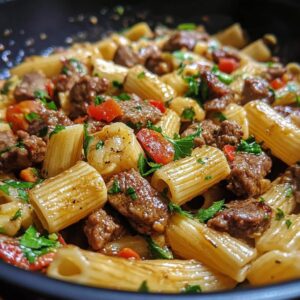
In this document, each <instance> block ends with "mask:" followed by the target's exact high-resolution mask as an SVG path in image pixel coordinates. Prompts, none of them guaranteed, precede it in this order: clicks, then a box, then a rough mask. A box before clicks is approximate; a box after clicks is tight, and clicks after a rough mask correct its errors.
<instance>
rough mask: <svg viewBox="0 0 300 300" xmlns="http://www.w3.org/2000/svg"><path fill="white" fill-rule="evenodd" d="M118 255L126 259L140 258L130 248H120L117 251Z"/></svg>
mask: <svg viewBox="0 0 300 300" xmlns="http://www.w3.org/2000/svg"><path fill="white" fill-rule="evenodd" d="M118 256H119V257H122V258H126V259H130V258H133V259H141V257H140V255H139V254H138V253H137V252H135V251H134V250H133V249H131V248H123V249H121V250H120V251H119V253H118Z"/></svg>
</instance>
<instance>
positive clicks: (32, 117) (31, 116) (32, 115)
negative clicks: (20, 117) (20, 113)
mask: <svg viewBox="0 0 300 300" xmlns="http://www.w3.org/2000/svg"><path fill="white" fill-rule="evenodd" d="M24 117H25V119H26V120H27V121H28V122H29V123H31V122H32V121H34V120H40V119H41V117H40V115H39V114H37V113H36V112H30V113H28V114H25V115H24Z"/></svg>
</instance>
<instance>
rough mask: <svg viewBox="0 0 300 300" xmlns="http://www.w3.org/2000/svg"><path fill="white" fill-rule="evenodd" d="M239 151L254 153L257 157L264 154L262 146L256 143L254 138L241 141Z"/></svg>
mask: <svg viewBox="0 0 300 300" xmlns="http://www.w3.org/2000/svg"><path fill="white" fill-rule="evenodd" d="M237 151H238V152H247V153H252V154H255V155H260V154H261V153H262V149H261V146H260V144H258V143H256V141H255V139H254V137H253V136H251V137H249V138H248V139H246V140H241V142H240V144H239V145H238V146H237Z"/></svg>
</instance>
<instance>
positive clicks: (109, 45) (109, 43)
mask: <svg viewBox="0 0 300 300" xmlns="http://www.w3.org/2000/svg"><path fill="white" fill-rule="evenodd" d="M97 47H98V49H99V51H100V53H101V55H102V57H103V58H104V59H105V60H113V59H114V56H115V53H116V51H117V49H118V45H117V44H116V43H115V42H114V41H113V40H111V39H105V40H102V41H101V42H99V43H97Z"/></svg>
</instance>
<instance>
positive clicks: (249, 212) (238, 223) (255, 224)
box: [207, 198, 272, 239]
mask: <svg viewBox="0 0 300 300" xmlns="http://www.w3.org/2000/svg"><path fill="white" fill-rule="evenodd" d="M271 216H272V209H271V207H270V206H269V205H267V204H265V203H263V202H259V201H257V200H256V199H253V198H249V199H247V200H237V201H231V202H229V203H228V204H226V208H225V209H224V210H222V211H220V212H218V213H217V214H216V215H215V216H214V217H213V218H212V219H210V220H209V221H208V222H207V225H208V227H210V228H213V229H215V230H218V231H221V232H228V233H229V234H230V235H232V236H234V237H237V238H243V239H247V238H253V237H255V236H259V235H261V234H262V233H263V232H264V231H266V230H267V229H268V227H269V226H270V222H271Z"/></svg>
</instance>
